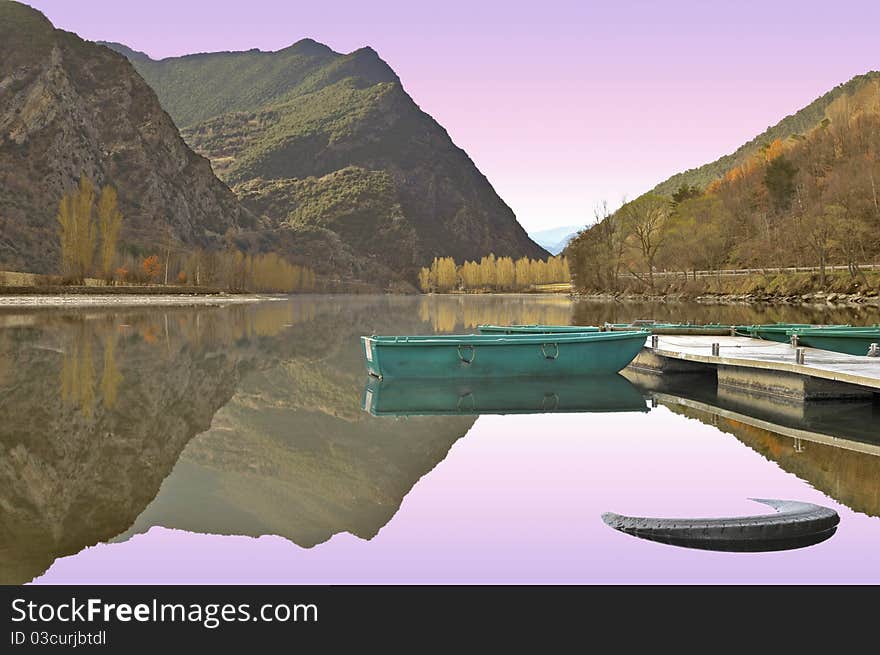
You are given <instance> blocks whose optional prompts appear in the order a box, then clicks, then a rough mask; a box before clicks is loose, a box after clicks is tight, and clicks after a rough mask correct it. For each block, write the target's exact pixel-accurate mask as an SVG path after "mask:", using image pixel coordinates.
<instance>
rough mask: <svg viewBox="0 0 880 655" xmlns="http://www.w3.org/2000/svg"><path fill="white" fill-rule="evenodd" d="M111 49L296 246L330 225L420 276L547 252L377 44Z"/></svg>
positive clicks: (372, 254)
mask: <svg viewBox="0 0 880 655" xmlns="http://www.w3.org/2000/svg"><path fill="white" fill-rule="evenodd" d="M107 45H108V46H109V47H112V48H115V49H117V50H119V51H120V52H122V53H123V54H126V56H128V57H129V58H130V59H131V61H132V64H133V65H134V66H135V68H136V69H137V70H138V72H139V73H140V74H141V75H142V76H143V77H144V79H146V80H147V82H148V83H149V84H150V85H151V86H152V87H153V88H154V89H155V90H156V92H157V94H158V96H159V99H160V101H161V102H162V105H163V107H165V109H166V110H167V111H168V112H169V113H170V115H171V116H172V118H173V119H174V120H175V122H176V123H177V125H178V126H179V127H181V128H182V134H183V137H184V139H185V140H186V141H187V143H188V144H190V146H191V147H193V149H195V150H196V152H199V153H200V154H203V155H204V156H206V157H208V158H209V159H210V160H211V162H212V165H213V167H214V171H215V172H216V173H217V174H218V175H219V176H220V178H221V179H223V180H224V181H226V182H227V183H228V184H229V185H230V186H231V187H232V189H233V191H235V193H236V194H237V195H238V196H239V198H240V199H241V200H242V202H243V204H244V205H245V207H246V208H248V209H250V210H252V211H253V212H254V213H256V214H257V215H258V216H259V217H260V223H259V229H260V230H262V231H268V232H269V233H271V234H272V239H275V240H284V241H285V243H286V244H287V247H289V248H291V249H293V250H294V251H299V250H301V249H302V248H305V247H310V248H311V247H318V246H319V245H320V243H319V242H320V239H319V238H316V237H315V235H316V232H315V231H316V230H323V231H328V232H329V233H330V234H332V235H335V237H336V238H337V239H338V240H339V242H340V243H341V244H342V247H344V248H345V249H347V251H348V252H350V253H351V254H352V255H353V256H354V257H356V258H360V261H361V262H362V263H361V264H353V266H354V267H355V268H357V267H358V266H360V267H363V266H366V265H371V266H385V267H387V268H388V269H389V270H391V271H393V272H394V273H396V274H399V275H403V276H404V277H406V278H407V279H409V280H411V281H412V280H414V279H415V275H416V272H417V270H418V268H419V267H420V266H423V265H426V264H428V263H430V261H431V260H432V259H433V258H434V257H435V256H452V257H454V258H455V259H457V260H458V261H460V262H461V261H463V260H465V259H479V258H480V257H481V256H483V255H486V254H488V253H490V252H494V253H495V254H496V255H499V256H501V255H505V256H513V257H520V256H524V255H525V256H529V257H533V258H537V257H546V255H547V252H546V251H545V250H544V249H543V248H541V247H540V246H539V245H537V244H535V243H534V242H533V241H532V240H531V239H529V237H528V235H527V234H526V232H525V230H524V229H523V228H522V227H521V226H520V225H519V223H518V222H517V221H516V217H515V216H514V214H513V211H512V210H511V209H510V208H509V207H508V206H507V205H506V204H505V203H504V201H503V200H502V199H501V198H499V197H498V195H497V193H495V190H494V189H493V188H492V186H491V184H490V183H489V181H488V180H487V179H486V177H485V176H484V175H483V174H482V173H481V172H480V171H479V170H478V169H477V168H476V166H475V165H474V163H473V161H471V159H470V158H469V157H468V155H467V154H466V153H465V152H464V151H463V150H462V149H460V148H458V147H457V146H456V145H455V144H454V143H453V142H452V140H451V139H450V137H449V135H448V134H447V132H446V130H444V129H443V128H442V127H441V126H440V125H439V124H438V123H437V122H436V121H435V120H434V119H433V118H431V117H430V116H429V115H428V114H426V113H424V112H423V111H422V110H421V109H419V107H418V106H417V105H416V103H415V102H414V101H413V100H412V98H410V97H409V95H408V94H407V93H406V91H405V90H404V89H403V87H402V85H401V82H400V79H399V78H398V76H397V74H396V73H395V72H394V71H393V70H392V69H391V68H390V67H389V66H388V64H387V63H385V62H384V61H383V60H382V59H381V58H380V57H379V56H378V54H377V53H376V52H375V51H374V50H373V49H372V48H369V47H365V48H361V49H359V50H356V51H354V52H352V53H349V54H340V53H337V52H334V51H333V50H331V49H330V48H329V47H327V46H325V45H323V44H320V43H318V42H316V41H314V40H311V39H303V40H301V41H298V42H296V43H294V44H293V45H291V46H290V47H288V48H284V49H282V50H279V51H277V52H262V51H259V50H249V51H245V52H218V53H207V54H194V55H187V56H184V57H174V58H169V59H163V60H159V61H156V60H152V59H150V58H148V57H147V58H144V57H142V56H141V55H140V54H139V53H136V52H135V51H133V50H131V49H130V48H127V47H124V46H119V45H118V44H107ZM322 234H325V235H326V233H322ZM328 238H330V237H329V236H328ZM304 244H305V245H304ZM319 250H320V249H319ZM311 255H312V256H316V251H312V252H311ZM332 257H333V253H332V252H323V253H322V254H321V257H320V259H323V260H326V259H327V258H332Z"/></svg>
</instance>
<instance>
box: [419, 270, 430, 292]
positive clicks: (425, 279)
mask: <svg viewBox="0 0 880 655" xmlns="http://www.w3.org/2000/svg"><path fill="white" fill-rule="evenodd" d="M419 288H420V289H421V290H422V292H423V293H428V292H429V291H430V290H431V269H430V268H420V269H419Z"/></svg>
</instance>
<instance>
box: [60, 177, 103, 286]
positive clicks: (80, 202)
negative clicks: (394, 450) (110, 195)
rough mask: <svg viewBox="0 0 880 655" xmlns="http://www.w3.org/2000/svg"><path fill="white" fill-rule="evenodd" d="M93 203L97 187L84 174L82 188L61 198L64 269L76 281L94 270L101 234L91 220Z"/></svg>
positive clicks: (67, 275)
mask: <svg viewBox="0 0 880 655" xmlns="http://www.w3.org/2000/svg"><path fill="white" fill-rule="evenodd" d="M94 204H95V185H94V184H93V183H92V181H91V180H90V179H89V178H88V177H86V176H85V175H83V176H82V177H80V180H79V186H78V187H77V188H76V189H75V190H73V191H71V192H70V193H67V194H65V195H64V196H62V198H61V201H60V202H59V205H58V216H57V219H58V227H59V237H60V240H61V269H62V273H63V274H64V277H65V278H67V279H68V280H70V281H73V282H79V283H82V282H83V280H84V279H85V277H86V275H88V274H89V273H90V272H91V269H92V262H93V260H94V257H95V245H96V242H97V234H98V231H97V226H96V225H95V223H94V221H93V220H92V214H93V212H94Z"/></svg>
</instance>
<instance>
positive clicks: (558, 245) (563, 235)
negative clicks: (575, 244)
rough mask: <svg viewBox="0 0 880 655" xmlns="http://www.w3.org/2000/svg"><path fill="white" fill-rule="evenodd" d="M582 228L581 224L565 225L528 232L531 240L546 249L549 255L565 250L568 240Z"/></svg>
mask: <svg viewBox="0 0 880 655" xmlns="http://www.w3.org/2000/svg"><path fill="white" fill-rule="evenodd" d="M583 229H584V226H583V225H565V226H563V227H554V228H551V229H549V230H541V231H539V232H529V236H530V237H531V239H532V241H534V242H535V243H537V244H538V245H539V246H541V247H542V248H544V249H545V250H547V251H548V252H549V253H550V254H551V255H558V254H559V253H561V252H562V251H563V250H565V247H566V246H567V245H568V242H569V241H571V240H572V239H573V238H574V237H576V236H577V234H578V232H580V231H581V230H583Z"/></svg>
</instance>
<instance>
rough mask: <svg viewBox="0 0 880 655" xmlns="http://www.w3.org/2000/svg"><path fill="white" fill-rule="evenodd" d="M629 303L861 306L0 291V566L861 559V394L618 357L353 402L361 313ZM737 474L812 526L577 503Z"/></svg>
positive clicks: (358, 388) (615, 574) (740, 488)
mask: <svg viewBox="0 0 880 655" xmlns="http://www.w3.org/2000/svg"><path fill="white" fill-rule="evenodd" d="M646 318H654V319H658V320H674V321H677V322H679V321H681V322H684V321H693V322H723V323H767V322H775V321H785V322H834V323H852V324H868V323H876V322H878V321H880V317H878V315H877V310H870V309H862V308H833V307H830V306H829V307H814V308H798V307H793V306H781V307H753V306H739V305H737V306H705V305H698V304H694V303H656V304H650V303H614V302H598V301H593V302H589V301H579V302H573V301H572V300H570V299H568V298H566V297H560V296H528V295H522V296H518V295H510V296H424V297H396V296H300V297H292V298H290V299H284V300H273V301H266V302H262V303H258V304H252V305H238V306H229V307H202V308H143V307H141V308H131V309H124V308H118V307H116V308H112V309H106V310H105V309H95V308H88V309H81V310H71V309H64V310H60V309H59V310H42V311H29V312H28V311H20V310H16V311H12V310H7V311H4V312H3V313H0V583H5V584H21V583H27V582H31V581H34V582H36V583H52V584H64V583H73V584H77V583H96V584H103V583H107V584H134V583H144V584H152V583H157V584H158V583H167V584H189V583H205V584H229V583H256V584H267V583H286V584H298V583H305V584H341V583H612V584H614V583H799V582H805V583H806V582H809V583H878V582H880V554H878V549H877V548H876V544H878V543H880V518H878V517H880V421H878V418H880V408H878V405H877V403H871V402H867V403H866V402H858V403H824V404H823V403H819V404H811V405H807V406H797V405H788V404H785V403H780V402H777V401H772V400H768V399H761V398H755V397H749V396H742V395H738V394H737V393H735V392H732V391H730V390H726V389H716V388H715V386H714V385H713V384H706V383H704V382H702V381H700V380H699V379H697V380H678V379H666V378H663V379H661V378H657V377H655V376H652V375H649V374H639V373H634V372H631V371H627V372H625V374H624V376H617V377H616V378H614V379H613V380H610V381H609V382H608V383H607V384H605V383H603V384H602V385H600V388H597V387H595V386H593V387H591V386H590V383H589V382H586V383H583V386H582V387H579V389H580V392H579V394H580V395H577V394H576V399H577V401H578V402H576V403H575V404H574V405H573V406H569V405H566V406H565V407H563V406H561V405H560V404H559V402H558V398H559V396H557V394H556V391H555V390H556V387H554V385H559V388H564V387H565V385H566V384H569V383H570V381H564V380H560V381H552V380H551V381H547V382H546V383H545V382H541V383H538V384H525V383H523V384H514V383H506V384H505V383H499V385H500V386H497V387H496V388H495V389H494V392H495V393H496V395H497V396H500V397H502V399H503V398H504V397H507V396H511V397H512V396H516V397H517V398H520V397H523V398H525V400H524V401H522V402H525V403H526V405H525V406H526V408H528V407H529V405H528V403H529V402H531V403H532V405H531V406H532V410H533V411H534V412H535V413H529V412H525V413H512V414H506V415H499V414H491V415H478V412H476V411H472V409H473V407H475V406H477V405H476V403H475V402H474V401H473V399H472V398H465V399H464V400H463V399H462V397H458V399H457V400H456V401H454V402H451V403H450V404H449V407H448V410H449V411H448V412H447V413H446V414H443V413H435V414H433V415H419V414H420V413H419V412H418V411H417V410H418V409H419V408H418V407H417V406H416V407H413V408H411V410H408V411H405V412H400V411H398V412H390V413H389V415H383V416H374V415H372V414H371V413H370V412H369V411H366V410H365V407H364V404H365V402H366V404H367V405H368V408H369V406H372V405H371V403H373V402H374V401H375V400H376V399H375V398H373V397H372V393H373V392H372V391H370V393H367V391H369V390H368V389H366V385H367V382H368V381H367V375H366V372H365V367H364V362H363V357H362V352H361V349H360V343H359V337H360V336H361V335H363V334H427V333H434V332H438V333H450V332H471V331H474V328H475V326H476V325H478V324H481V323H546V324H583V325H589V324H601V323H603V322H605V321H609V322H627V321H630V320H634V319H646ZM578 384H580V383H578ZM380 392H381V390H380ZM474 394H477V392H476V391H475V392H474ZM404 396H405V394H404ZM569 397H570V395H569ZM410 400H411V399H410ZM581 400H582V402H581ZM517 402H519V401H517ZM521 406H522V405H521V404H520V405H517V407H520V408H521ZM422 414H424V412H423V413H422ZM755 497H757V498H784V499H792V500H804V501H808V502H815V503H818V504H821V505H825V506H828V507H832V508H834V509H835V510H836V511H837V512H838V513H839V514H840V517H841V523H840V526H839V529H838V532H837V534H836V535H835V536H833V537H832V538H831V539H830V540H828V541H825V542H823V543H820V544H818V545H815V546H812V547H808V548H803V549H798V550H789V551H783V552H771V553H722V552H709V551H699V550H691V549H685V548H679V547H675V546H668V545H663V544H659V543H654V542H650V541H643V540H640V539H636V538H633V537H631V536H628V535H625V534H622V533H620V532H616V531H614V530H612V529H610V528H609V527H608V526H606V525H605V524H604V523H603V522H602V520H601V514H602V513H603V512H606V511H613V512H618V513H621V514H630V515H639V516H694V517H697V516H733V515H739V514H760V513H764V512H765V511H766V510H767V508H765V507H764V506H762V505H757V504H755V503H754V502H751V501H749V500H748V499H749V498H755Z"/></svg>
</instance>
